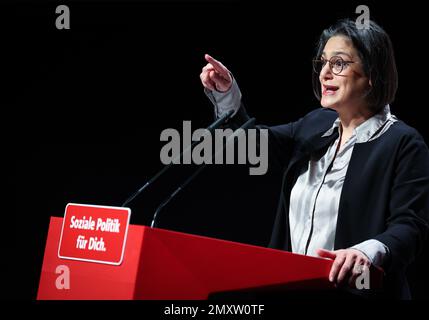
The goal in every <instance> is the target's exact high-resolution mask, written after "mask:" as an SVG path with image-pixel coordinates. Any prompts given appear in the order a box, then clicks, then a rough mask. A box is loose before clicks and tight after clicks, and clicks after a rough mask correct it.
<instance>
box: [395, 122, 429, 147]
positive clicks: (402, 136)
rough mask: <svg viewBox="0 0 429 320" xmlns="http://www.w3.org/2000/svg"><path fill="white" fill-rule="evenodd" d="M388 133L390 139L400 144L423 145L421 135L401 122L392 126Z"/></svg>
mask: <svg viewBox="0 0 429 320" xmlns="http://www.w3.org/2000/svg"><path fill="white" fill-rule="evenodd" d="M388 132H389V133H390V136H391V137H394V138H395V139H396V140H397V141H400V142H417V141H420V142H421V143H423V144H425V142H424V139H423V137H422V135H421V134H420V133H419V132H418V131H417V129H415V128H414V127H412V126H410V125H408V124H406V123H405V122H404V121H402V120H398V121H396V122H395V123H393V124H392V126H391V127H390V128H389V130H388Z"/></svg>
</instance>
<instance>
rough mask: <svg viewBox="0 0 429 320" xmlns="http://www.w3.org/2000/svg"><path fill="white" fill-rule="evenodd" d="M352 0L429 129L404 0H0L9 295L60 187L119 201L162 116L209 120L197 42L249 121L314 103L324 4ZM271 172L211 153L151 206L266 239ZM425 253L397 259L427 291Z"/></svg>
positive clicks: (153, 164) (329, 16)
mask: <svg viewBox="0 0 429 320" xmlns="http://www.w3.org/2000/svg"><path fill="white" fill-rule="evenodd" d="M58 4H67V5H68V6H69V8H70V12H71V29H70V30H57V29H56V27H55V19H56V17H57V15H56V14H55V8H56V6H57V5H58ZM359 4H366V5H368V6H369V8H370V12H371V19H374V20H375V21H377V22H378V23H379V24H381V26H383V27H384V28H385V29H386V31H387V32H388V33H389V34H390V36H391V38H392V41H393V44H394V47H395V50H396V58H397V64H398V71H399V90H398V93H397V98H396V100H395V102H394V103H393V104H392V106H391V110H392V113H394V114H395V115H396V116H398V118H400V119H401V120H404V121H405V122H406V123H408V124H409V125H411V126H413V127H415V128H416V129H417V130H419V132H420V133H421V134H422V135H423V136H424V138H425V139H426V141H428V139H429V132H428V127H427V120H426V119H427V118H426V111H425V110H424V109H425V108H427V100H426V94H427V55H426V54H425V52H426V51H427V50H426V49H425V46H424V42H425V41H426V40H425V39H426V38H427V36H426V34H427V29H428V28H427V25H426V23H425V21H426V17H425V10H424V9H423V7H422V5H418V4H417V3H412V2H410V1H407V3H406V4H404V3H393V4H392V3H390V4H382V3H380V2H377V4H375V3H371V2H365V3H360V2H347V3H346V2H344V1H343V2H340V3H330V2H326V3H325V2H324V3H322V4H320V3H319V4H316V3H311V2H307V1H300V2H299V3H293V4H292V3H289V2H286V3H283V4H282V3H274V2H265V1H263V2H247V1H228V2H227V1H213V2H208V1H204V2H201V1H200V2H197V1H187V2H184V1H152V2H148V1H146V2H144V1H131V2H124V1H115V2H114V1H108V2H106V1H104V2H103V1H93V2H83V1H74V2H53V1H52V2H41V3H37V4H34V3H32V2H19V1H18V2H13V3H12V2H10V3H2V5H1V13H2V17H3V19H2V21H3V22H6V23H5V26H4V27H3V28H2V40H1V41H2V44H3V45H2V51H3V53H6V57H5V58H3V62H4V63H3V67H2V68H3V71H2V77H3V79H4V81H3V84H2V90H1V91H2V100H1V101H2V105H3V106H2V111H1V112H2V117H1V122H2V126H1V127H2V142H3V143H2V145H3V150H4V155H3V159H6V164H5V166H4V176H5V177H7V178H6V180H5V181H4V183H5V185H6V187H7V188H6V189H7V191H10V190H13V192H12V193H13V194H11V195H9V194H8V193H5V194H6V199H7V200H5V201H6V202H7V203H8V204H11V205H12V211H6V212H7V216H11V215H10V214H9V212H13V215H12V216H13V218H14V219H15V223H14V226H15V227H14V230H13V238H12V239H13V241H12V250H14V252H15V253H16V252H19V256H18V257H17V259H15V260H12V259H9V260H8V261H9V262H7V264H8V267H9V268H10V269H11V270H13V271H12V275H14V276H12V277H10V279H9V280H12V282H13V289H12V290H13V291H11V292H12V294H11V296H12V297H13V298H17V299H35V297H36V292H37V286H38V278H39V276H40V271H41V263H42V259H43V252H44V244H45V240H46V235H47V229H48V225H49V217H50V216H62V215H63V214H64V208H65V206H66V204H67V203H69V202H75V203H88V204H98V205H112V206H118V205H121V204H122V202H123V201H124V200H125V199H126V198H127V197H128V196H129V195H130V194H131V193H133V192H134V191H135V190H136V189H138V188H139V187H140V186H141V185H142V184H143V183H144V182H146V181H147V180H148V179H149V178H150V177H151V176H153V175H154V174H155V173H156V172H157V171H158V170H160V169H161V168H162V164H161V162H160V159H159V152H160V149H161V147H162V146H163V144H164V143H162V142H160V139H159V136H160V133H161V131H162V130H164V129H166V128H176V129H178V130H179V131H180V130H181V128H182V121H184V120H191V121H192V126H193V128H194V129H196V128H201V127H206V126H207V125H208V124H210V123H211V122H212V121H213V111H212V107H211V103H210V102H209V101H208V99H207V98H206V97H205V95H204V93H203V90H202V86H201V84H200V79H199V74H200V72H201V68H202V67H203V66H204V65H205V61H204V54H205V53H209V54H211V55H212V56H214V57H215V58H217V59H219V60H221V61H222V62H223V63H224V64H225V65H226V66H227V67H228V68H229V69H230V70H231V71H232V73H233V74H234V76H235V78H236V79H237V81H238V83H239V85H240V88H241V91H242V93H243V100H244V101H245V103H246V105H247V109H248V112H249V113H250V114H251V115H252V116H254V117H256V118H257V120H258V123H263V124H267V125H274V124H281V123H286V122H289V121H292V120H295V119H297V118H298V117H299V116H302V115H304V114H305V113H307V112H308V111H310V110H312V109H314V108H315V107H317V106H318V102H317V100H316V99H315V97H314V96H313V93H312V87H311V72H312V71H311V59H312V57H313V54H314V47H315V43H316V41H317V39H318V36H319V35H320V33H321V31H322V30H323V29H324V28H326V27H328V26H329V25H331V24H332V23H334V22H335V21H336V20H337V19H339V18H344V17H351V18H355V17H357V16H358V15H357V14H356V13H355V8H356V6H357V5H359ZM425 79H426V80H425ZM194 169H195V167H194V166H184V165H182V166H176V167H174V168H173V169H172V170H171V171H169V172H168V173H167V174H166V175H165V176H163V177H162V179H160V180H159V181H157V183H155V184H154V185H153V186H151V187H150V188H149V189H148V190H146V192H145V193H144V194H142V195H141V196H140V197H139V198H137V199H136V200H135V202H133V203H132V204H131V205H130V207H131V208H132V223H135V224H145V225H147V224H149V223H150V221H151V218H152V215H153V212H154V210H155V208H156V207H157V205H158V204H159V203H160V201H161V200H162V199H164V198H165V197H166V196H167V195H168V194H169V193H170V192H172V190H174V189H175V188H176V187H177V184H178V183H179V182H181V181H182V180H183V179H184V178H185V177H186V176H187V175H189V174H190V173H191V172H193V170H194ZM369 178H371V177H369ZM280 182H281V181H280V179H279V177H275V176H268V175H267V176H249V175H248V169H247V168H245V167H242V166H238V165H237V166H232V165H230V166H209V167H208V168H206V170H205V171H204V172H203V173H202V174H201V175H200V176H199V177H198V178H197V179H196V180H195V181H193V182H192V183H191V184H190V185H189V186H188V187H187V188H186V189H185V190H184V192H182V193H181V194H179V196H178V197H177V198H176V199H175V200H174V201H173V202H172V203H171V204H170V205H168V206H167V207H166V208H165V209H164V211H163V213H162V216H161V219H160V226H161V227H162V228H167V229H172V230H178V231H183V232H188V233H193V234H201V235H206V236H210V237H215V238H221V239H228V240H233V241H239V242H244V243H250V244H255V245H262V246H263V245H266V244H267V241H268V239H269V236H270V232H271V226H272V223H273V219H274V214H275V209H276V205H277V200H278V196H279V191H280ZM5 215H6V214H5ZM9 248H10V246H9ZM427 256H428V250H427V249H426V251H425V253H424V255H423V256H422V257H421V258H420V259H419V261H418V263H417V264H415V265H413V266H412V267H411V268H410V270H411V271H410V275H409V276H410V279H411V280H412V287H413V292H414V296H415V297H416V298H420V299H423V298H425V299H427V298H429V295H428V293H427V292H426V286H427V285H428V284H429V281H428V276H427V275H426V274H425V269H427V267H428V263H427V260H428V259H427Z"/></svg>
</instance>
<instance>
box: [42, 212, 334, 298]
mask: <svg viewBox="0 0 429 320" xmlns="http://www.w3.org/2000/svg"><path fill="white" fill-rule="evenodd" d="M62 222H63V218H58V217H51V220H50V226H49V232H48V237H47V242H46V248H45V254H44V259H43V266H42V271H41V277H40V283H39V290H38V294H37V299H38V300H55V299H77V300H85V299H96V300H100V299H115V300H116V299H120V300H123V299H124V300H125V299H126V300H128V299H129V300H132V299H145V300H185V299H192V300H200V299H207V298H209V297H210V296H211V295H213V294H216V293H222V292H231V291H232V292H233V291H249V290H250V291H252V290H264V288H282V289H284V290H293V289H297V288H299V289H300V290H301V289H302V290H305V289H312V290H314V289H327V288H333V285H332V284H331V283H330V282H329V281H328V274H329V271H330V268H331V265H332V261H330V260H326V259H321V258H316V257H309V256H304V255H299V254H293V253H290V252H285V251H281V250H274V249H267V248H263V247H258V246H253V245H246V244H241V243H236V242H231V241H225V240H218V239H213V238H208V237H203V236H196V235H190V234H185V233H181V232H174V231H167V230H163V229H152V228H149V227H145V226H139V225H130V226H129V230H128V236H127V242H126V246H125V251H124V257H123V261H122V263H121V264H120V265H118V266H115V265H107V264H101V263H94V262H86V261H76V260H68V259H61V258H59V257H58V246H59V240H60V234H61V228H62ZM58 266H62V267H65V268H67V270H69V288H58V286H57V285H56V283H57V279H58V277H59V274H58V273H57V268H58Z"/></svg>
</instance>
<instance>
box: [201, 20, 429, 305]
mask: <svg viewBox="0 0 429 320" xmlns="http://www.w3.org/2000/svg"><path fill="white" fill-rule="evenodd" d="M205 58H206V60H207V62H208V64H207V65H206V66H205V67H204V68H203V70H202V73H201V75H200V78H201V81H202V84H203V86H204V87H205V91H206V94H207V95H208V97H209V98H210V100H211V101H212V102H213V104H214V106H215V110H216V113H217V115H220V114H222V113H223V112H225V111H228V110H230V109H233V110H234V111H235V114H234V117H233V118H232V119H231V126H237V125H240V124H241V123H243V122H244V121H246V119H248V116H247V114H246V111H245V109H244V106H243V105H242V103H241V93H240V90H239V88H238V86H237V83H236V81H235V79H234V78H233V77H232V75H231V73H230V72H229V71H228V69H227V68H226V67H225V66H224V65H222V63H220V62H219V61H217V60H215V59H213V58H212V57H210V56H209V55H206V56H205ZM313 67H314V75H313V89H314V92H315V94H316V97H317V98H318V99H319V100H320V104H321V106H322V108H318V109H316V110H314V111H312V112H310V113H309V114H307V115H305V116H304V117H302V118H301V119H299V120H298V121H296V122H292V123H289V124H286V125H281V126H275V127H271V128H269V150H270V165H271V164H273V163H277V164H280V166H281V168H282V169H283V172H284V173H283V187H282V192H281V197H280V204H279V208H278V212H277V216H276V220H275V224H274V229H273V234H272V238H271V243H270V247H272V248H276V249H283V250H288V251H292V252H296V253H301V254H307V255H313V256H320V257H324V258H329V259H333V260H334V262H333V266H332V269H331V271H330V275H329V280H330V281H332V282H334V283H336V284H337V285H344V284H347V283H348V284H350V285H351V286H353V284H354V283H355V282H354V281H355V279H356V277H357V276H358V275H359V274H360V272H361V271H362V266H366V267H368V266H370V265H375V266H379V267H382V268H383V269H384V270H385V274H386V276H385V282H384V283H385V284H384V293H385V294H387V295H389V296H392V297H397V298H409V297H410V292H409V288H408V284H407V280H406V275H405V273H406V268H407V266H408V265H409V264H410V263H411V262H412V261H413V260H414V258H415V257H416V256H417V255H418V253H419V251H420V250H421V248H422V246H423V244H424V242H425V239H426V236H427V233H428V229H429V227H428V220H429V151H428V148H427V146H426V144H425V142H424V140H423V138H422V137H421V136H420V134H419V133H418V132H417V131H416V130H415V129H413V128H411V127H409V126H408V125H406V124H405V123H404V122H402V121H400V120H398V119H397V118H396V117H395V116H393V115H392V114H391V113H390V107H389V103H391V102H392V101H393V100H394V97H395V93H396V89H397V71H396V64H395V60H394V54H393V48H392V44H391V42H390V39H389V36H388V35H387V34H386V33H385V31H384V30H383V29H382V28H381V27H379V26H378V25H377V24H376V23H374V22H373V21H371V23H370V26H369V28H368V29H363V30H359V29H357V27H356V25H355V22H354V21H351V20H341V21H339V22H338V23H337V24H335V25H334V26H332V27H330V28H328V29H326V30H324V31H323V33H322V35H321V37H320V40H319V44H318V48H317V56H316V59H315V60H314V61H313Z"/></svg>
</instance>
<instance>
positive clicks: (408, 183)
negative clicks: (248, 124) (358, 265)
mask: <svg viewBox="0 0 429 320" xmlns="http://www.w3.org/2000/svg"><path fill="white" fill-rule="evenodd" d="M337 117H338V114H337V113H336V112H335V111H333V110H330V109H326V108H318V109H316V110H314V111H312V112H310V113H308V114H307V115H305V116H304V117H302V118H301V119H299V120H298V121H296V122H292V123H289V124H285V125H280V126H275V127H263V128H267V129H268V130H269V152H270V153H269V162H270V171H271V170H272V169H273V168H275V167H277V168H278V169H281V170H282V172H283V173H282V174H283V183H282V191H281V196H280V201H279V205H278V210H277V215H276V219H275V223H274V228H273V233H272V236H271V241H270V244H269V247H271V248H275V249H282V250H287V251H290V250H291V244H290V243H291V241H290V233H289V225H288V224H289V219H288V214H289V199H290V192H291V189H292V187H293V185H294V184H295V182H296V180H297V178H298V176H299V173H300V172H301V169H302V167H303V166H304V165H307V164H308V161H309V159H310V155H311V154H314V153H316V152H317V153H319V152H322V153H324V152H326V150H327V148H328V146H329V145H330V143H331V142H333V141H334V140H335V139H336V138H337V137H338V132H337V131H335V133H334V134H332V135H331V136H329V137H324V138H323V137H322V135H323V133H324V132H325V131H327V130H328V129H329V128H331V126H332V124H333V122H334V120H335V119H336V118H337ZM247 119H248V116H247V113H246V111H245V108H244V107H243V106H242V107H241V108H240V109H239V111H238V112H237V114H236V115H235V116H234V118H233V119H232V120H231V123H230V125H231V126H232V127H238V126H239V125H240V124H242V123H243V122H244V121H246V120H247ZM259 127H260V128H261V127H262V126H259ZM428 221H429V151H428V147H427V146H426V144H425V142H424V140H423V138H422V137H421V135H420V134H419V133H418V132H417V131H416V130H415V129H413V128H411V127H409V126H408V125H406V124H405V123H404V122H402V121H400V120H399V121H397V122H395V123H394V124H392V126H391V127H390V128H389V129H388V130H387V131H386V132H385V133H384V134H383V135H381V136H380V137H379V138H377V139H375V140H372V141H369V142H366V143H356V145H355V146H354V149H353V153H352V156H351V159H350V163H349V167H348V170H347V174H346V177H345V181H344V185H343V189H342V192H341V197H340V204H339V212H338V220H337V229H336V235H335V249H345V248H348V247H351V246H353V245H355V244H358V243H360V242H362V241H365V240H368V239H376V240H379V241H381V242H382V243H384V244H385V245H386V246H387V247H388V248H389V250H390V255H389V256H388V259H387V261H386V263H385V264H384V265H383V268H384V270H385V273H386V276H385V282H384V283H385V284H384V292H383V295H387V296H390V297H395V298H402V299H406V298H410V292H409V289H408V283H407V280H406V268H407V266H408V265H409V264H410V263H411V262H412V261H413V260H414V258H415V257H416V256H417V255H418V253H419V252H420V251H421V249H422V246H423V244H424V242H425V239H426V237H427V234H428V230H429V224H428Z"/></svg>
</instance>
